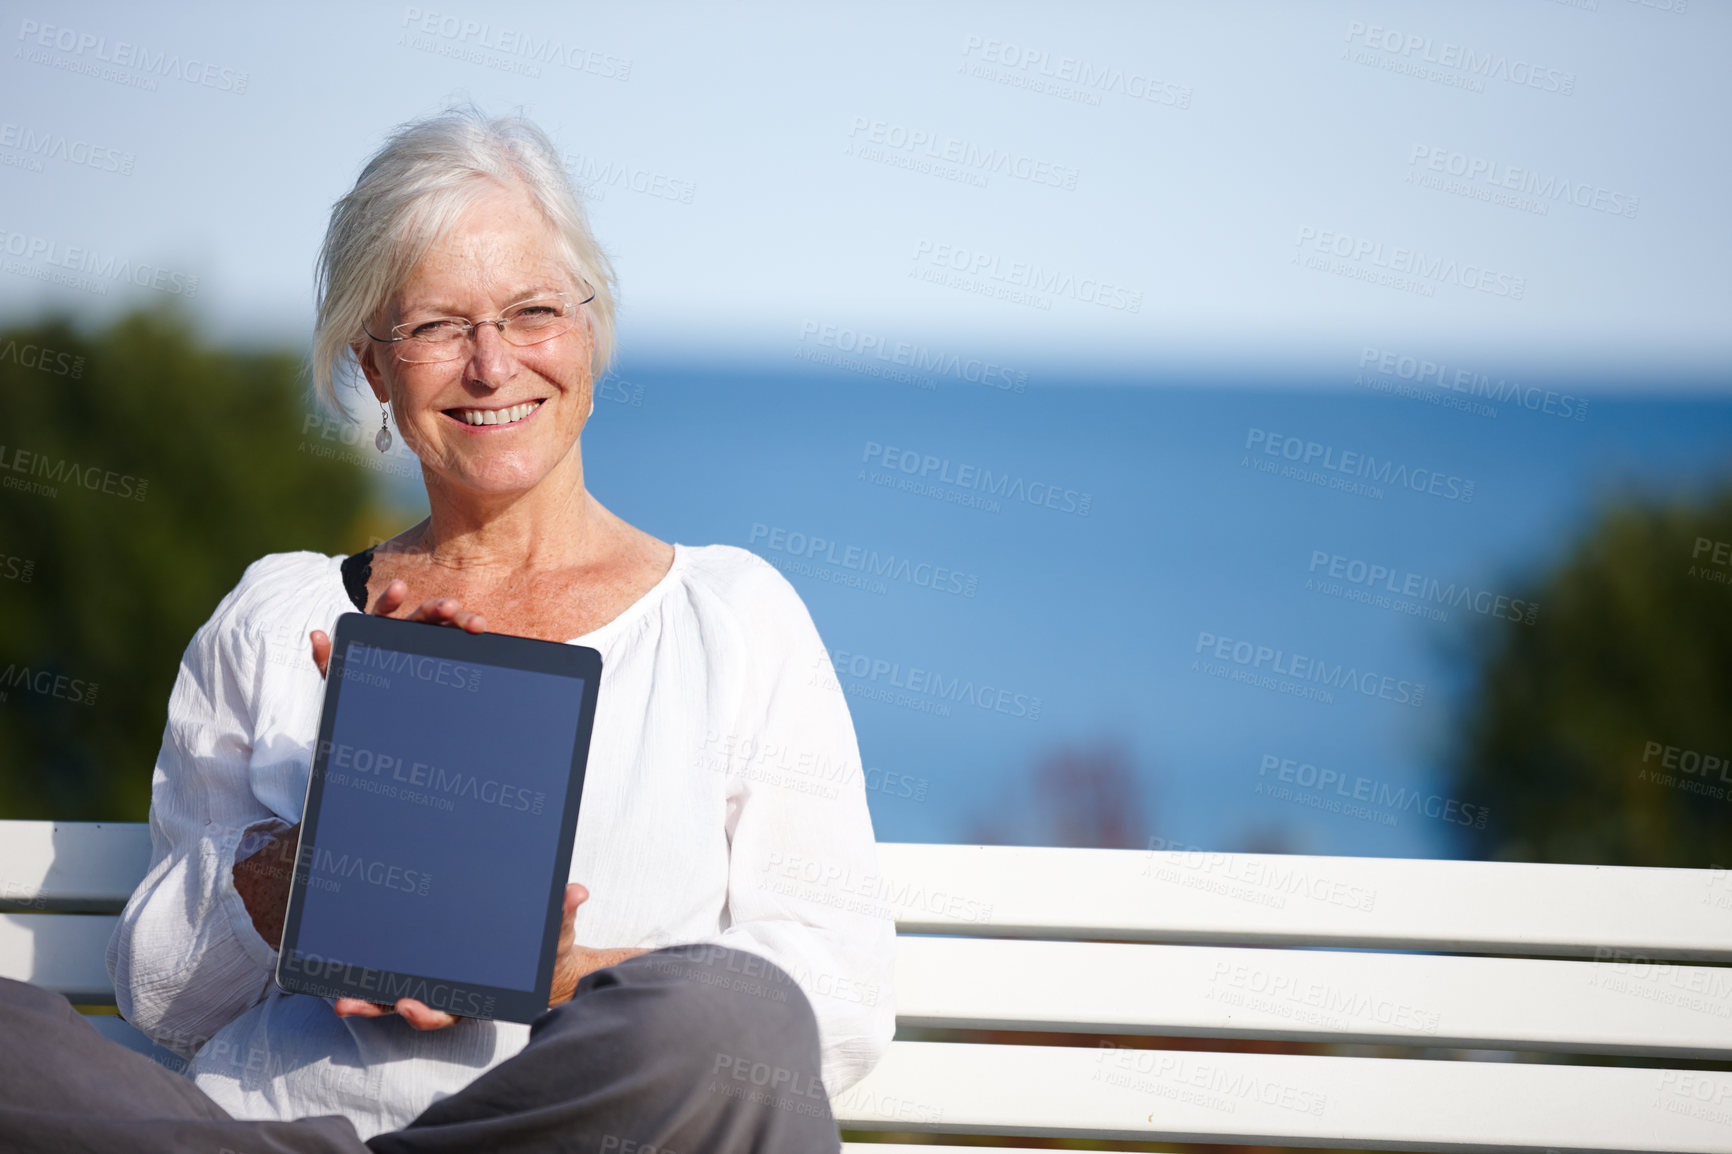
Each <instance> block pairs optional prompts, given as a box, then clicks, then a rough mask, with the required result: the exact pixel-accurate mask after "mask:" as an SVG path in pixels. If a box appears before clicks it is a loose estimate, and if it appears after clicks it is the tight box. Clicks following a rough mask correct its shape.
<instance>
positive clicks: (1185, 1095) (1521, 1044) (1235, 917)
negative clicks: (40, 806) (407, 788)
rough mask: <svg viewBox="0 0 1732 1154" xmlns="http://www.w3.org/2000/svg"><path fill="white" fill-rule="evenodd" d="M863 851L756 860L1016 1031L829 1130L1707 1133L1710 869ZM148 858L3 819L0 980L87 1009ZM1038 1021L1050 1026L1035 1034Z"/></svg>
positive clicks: (918, 976)
mask: <svg viewBox="0 0 1732 1154" xmlns="http://www.w3.org/2000/svg"><path fill="white" fill-rule="evenodd" d="M879 854H880V874H879V875H878V876H876V877H865V878H862V877H836V876H830V875H829V874H828V873H827V872H826V871H825V870H824V869H823V867H822V865H821V863H815V862H806V861H801V860H798V859H791V860H788V861H786V862H782V863H779V864H778V866H777V867H776V868H780V869H784V870H785V871H786V872H787V874H788V880H789V881H790V882H792V883H796V884H801V885H806V886H811V887H835V888H837V889H839V890H845V891H846V893H847V895H848V897H849V899H850V900H851V901H863V902H869V903H876V904H878V905H879V906H880V907H881V908H882V909H883V910H884V912H885V916H888V917H894V918H895V919H896V922H897V926H898V929H899V931H900V934H901V937H900V938H899V949H898V959H897V974H896V991H895V997H896V1005H897V1020H898V1023H899V1027H903V1028H915V1027H920V1028H926V1029H927V1030H940V1031H944V1030H1010V1031H1017V1032H1018V1034H1017V1036H1016V1041H1015V1044H1008V1043H992V1044H987V1043H981V1042H970V1041H954V1040H933V1041H913V1040H900V1039H899V1040H898V1041H897V1042H896V1043H894V1044H893V1045H892V1047H891V1051H890V1053H889V1054H888V1055H887V1056H886V1057H885V1059H884V1061H883V1062H882V1063H881V1064H880V1066H879V1067H878V1069H876V1070H875V1071H874V1072H873V1073H872V1075H871V1076H870V1077H869V1078H867V1079H866V1080H865V1081H864V1082H862V1083H861V1084H860V1085H858V1086H856V1087H853V1088H851V1089H850V1090H848V1091H846V1092H844V1093H842V1094H840V1095H838V1096H837V1097H836V1099H835V1101H834V1103H833V1105H834V1107H835V1111H836V1115H837V1118H838V1119H839V1120H840V1121H841V1123H842V1125H843V1127H844V1128H847V1129H871V1130H884V1131H896V1132H903V1133H909V1132H913V1133H924V1134H932V1133H940V1134H942V1133H950V1134H1015V1135H1030V1136H1035V1135H1053V1136H1076V1137H1085V1136H1086V1137H1096V1138H1119V1139H1142V1140H1156V1141H1160V1140H1165V1141H1201V1142H1232V1143H1261V1144H1275V1145H1293V1146H1316V1145H1326V1146H1333V1147H1372V1148H1383V1149H1425V1150H1471V1149H1488V1150H1489V1149H1494V1148H1495V1149H1533V1150H1547V1149H1550V1150H1582V1151H1590V1150H1592V1151H1602V1150H1675V1151H1732V1073H1727V1072H1726V1071H1725V1069H1724V1066H1725V1064H1726V1063H1727V1060H1728V1059H1732V969H1728V968H1725V966H1726V963H1729V962H1732V873H1728V872H1726V871H1719V870H1671V869H1637V868H1627V867H1610V866H1558V865H1534V864H1522V863H1507V862H1452V861H1415V860H1404V859H1382V858H1324V857H1300V856H1290V855H1250V854H1213V853H1143V852H1137V851H1129V850H1082V849H1049V848H1015V847H994V846H945V845H907V844H885V845H881V846H880V847H879ZM149 856H150V846H149V837H148V833H147V832H146V830H145V827H143V826H133V825H90V824H74V823H45V822H44V823H35V822H0V910H5V911H9V912H6V913H0V974H4V975H6V976H10V977H20V978H24V979H26V980H30V981H34V982H36V983H37V984H39V985H43V986H47V987H49V988H52V989H56V990H60V991H61V992H63V993H65V994H66V995H67V996H68V997H69V998H71V999H72V1000H73V1001H74V1002H76V1003H80V1004H84V1005H90V1006H98V1005H102V1004H110V1005H111V1004H112V1002H113V991H112V990H111V989H110V988H109V983H108V975H107V973H106V971H105V970H104V967H103V948H104V946H105V945H106V943H107V939H108V934H109V932H110V930H111V928H112V926H113V921H114V919H113V916H112V915H113V913H114V912H115V911H117V910H118V909H119V908H120V907H121V906H122V905H123V904H124V903H125V900H126V898H127V897H128V895H129V894H130V893H131V891H132V888H133V886H134V885H135V884H136V883H137V880H138V878H139V877H140V876H142V874H143V872H144V868H145V865H146V863H147V862H148V860H149ZM69 913H71V914H76V915H78V916H67V915H68V914H69ZM1272 947H1281V948H1272ZM93 1020H100V1019H93ZM110 1023H111V1024H110V1025H108V1026H107V1028H106V1032H110V1034H111V1036H116V1037H117V1040H122V1041H128V1042H129V1044H136V1045H139V1046H140V1047H141V1048H142V1047H143V1045H144V1044H143V1043H142V1041H141V1040H139V1039H138V1038H136V1037H135V1038H134V1039H132V1040H130V1041H129V1040H128V1039H127V1038H125V1037H122V1036H121V1034H122V1033H123V1031H124V1029H125V1027H120V1028H119V1029H117V1028H116V1025H117V1024H115V1020H113V1019H110ZM903 1032H908V1031H907V1029H904V1031H903ZM916 1032H918V1031H916ZM1078 1035H1085V1036H1093V1037H1085V1038H1084V1039H1082V1042H1083V1044H1078V1041H1079V1039H1078ZM1101 1035H1106V1036H1108V1037H1109V1038H1111V1039H1112V1040H1111V1041H1109V1042H1103V1041H1101V1040H1100V1038H1099V1036H1101ZM965 1036H966V1035H965ZM952 1037H954V1035H952ZM1151 1038H1153V1039H1160V1038H1166V1039H1175V1038H1197V1039H1223V1040H1231V1039H1250V1040H1260V1042H1261V1043H1263V1044H1262V1046H1261V1049H1263V1050H1269V1049H1278V1050H1279V1049H1285V1050H1310V1051H1312V1052H1297V1053H1295V1052H1274V1053H1271V1052H1246V1050H1245V1047H1244V1046H1243V1045H1242V1044H1239V1043H1236V1042H1233V1041H1219V1042H1214V1043H1195V1042H1191V1043H1183V1045H1184V1046H1185V1047H1186V1048H1177V1047H1178V1046H1179V1045H1181V1044H1180V1043H1177V1042H1173V1041H1168V1042H1167V1043H1166V1044H1165V1046H1164V1047H1163V1046H1161V1045H1160V1043H1158V1042H1150V1041H1146V1040H1145V1039H1151ZM1043 1039H1044V1040H1050V1041H1051V1042H1054V1043H1057V1044H1030V1043H1032V1042H1036V1041H1041V1040H1043ZM1282 1043H1286V1045H1281V1044H1282ZM1293 1043H1300V1044H1301V1045H1294V1044H1293ZM1198 1045H1213V1046H1228V1047H1233V1046H1237V1047H1238V1048H1236V1049H1198V1048H1194V1047H1196V1046H1198ZM1322 1050H1330V1051H1334V1052H1317V1051H1322ZM1342 1051H1348V1052H1346V1053H1343V1052H1342ZM1488 1052H1489V1053H1488ZM1573 1055H1627V1056H1632V1057H1636V1058H1640V1059H1643V1060H1645V1063H1646V1064H1645V1065H1624V1066H1607V1065H1600V1064H1583V1063H1582V1062H1581V1061H1580V1060H1573V1059H1572V1057H1571V1056H1573ZM1715 1066H1720V1067H1721V1068H1719V1069H1716V1068H1715ZM860 1149H861V1150H865V1149H867V1147H864V1146H863V1147H861V1148H860ZM870 1149H872V1150H875V1151H884V1150H890V1149H895V1147H886V1146H872V1147H870ZM907 1149H909V1150H913V1149H914V1147H907ZM920 1149H924V1150H929V1149H931V1147H930V1146H922V1147H920ZM976 1149H978V1147H977V1148H976Z"/></svg>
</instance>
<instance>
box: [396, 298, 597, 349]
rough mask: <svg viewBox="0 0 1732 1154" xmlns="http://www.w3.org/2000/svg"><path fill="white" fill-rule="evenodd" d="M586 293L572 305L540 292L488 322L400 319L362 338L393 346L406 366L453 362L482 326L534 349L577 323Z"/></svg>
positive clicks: (462, 319)
mask: <svg viewBox="0 0 1732 1154" xmlns="http://www.w3.org/2000/svg"><path fill="white" fill-rule="evenodd" d="M583 287H584V292H586V293H587V294H588V295H587V296H585V297H584V298H583V299H582V300H580V301H573V300H572V298H571V294H570V293H564V292H559V293H543V294H541V295H540V296H534V297H530V298H529V299H528V300H524V301H519V302H517V303H516V304H514V305H512V306H511V307H510V308H508V309H506V310H505V311H504V312H502V313H500V314H499V316H498V317H496V318H494V319H492V320H484V321H471V320H466V319H464V318H463V317H433V318H431V319H429V320H424V321H405V322H404V323H403V324H400V325H393V326H392V327H391V335H390V336H388V337H375V336H373V334H372V333H371V332H367V330H366V329H362V331H363V332H367V336H368V337H370V338H371V339H373V340H375V341H378V342H380V343H381V344H394V345H396V346H397V356H398V358H399V359H400V360H402V361H403V362H404V363H405V364H411V365H431V364H438V363H439V362H441V361H454V360H456V359H457V358H458V357H461V356H463V355H464V354H465V352H466V351H467V349H468V338H469V337H471V336H473V335H474V333H475V330H476V329H478V328H480V327H481V326H482V325H494V326H496V327H497V328H498V329H499V336H500V339H502V340H504V341H505V343H507V344H511V345H516V346H518V347H519V348H522V347H524V346H526V345H539V344H541V343H542V342H543V341H550V340H552V339H553V338H554V337H557V336H560V335H562V334H564V333H568V332H570V331H571V328H572V326H573V325H575V324H576V323H577V310H578V306H579V305H586V304H588V303H589V302H590V301H592V300H594V299H595V290H594V289H592V288H590V287H589V286H588V285H584V286H583Z"/></svg>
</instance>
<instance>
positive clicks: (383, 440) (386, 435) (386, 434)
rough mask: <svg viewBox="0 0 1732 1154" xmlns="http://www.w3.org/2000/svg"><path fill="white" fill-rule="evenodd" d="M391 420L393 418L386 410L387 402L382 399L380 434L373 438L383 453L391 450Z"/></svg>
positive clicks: (380, 405)
mask: <svg viewBox="0 0 1732 1154" xmlns="http://www.w3.org/2000/svg"><path fill="white" fill-rule="evenodd" d="M390 420H391V416H390V414H389V413H387V412H386V411H385V402H384V401H380V402H379V435H378V436H376V437H374V438H373V443H374V444H375V445H377V446H379V451H380V452H381V453H387V452H390V450H391V430H390V429H389V428H388V427H387V426H388V423H389V422H390Z"/></svg>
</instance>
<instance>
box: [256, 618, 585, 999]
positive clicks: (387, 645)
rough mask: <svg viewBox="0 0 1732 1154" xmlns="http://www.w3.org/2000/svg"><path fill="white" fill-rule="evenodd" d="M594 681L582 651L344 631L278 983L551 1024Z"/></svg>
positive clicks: (451, 634) (464, 637)
mask: <svg viewBox="0 0 1732 1154" xmlns="http://www.w3.org/2000/svg"><path fill="white" fill-rule="evenodd" d="M600 680H601V654H599V653H597V652H596V651H595V650H593V649H587V648H584V647H582V646H578V645H561V644H558V643H556V642H552V641H536V640H532V639H530V638H527V637H512V636H509V635H506V634H500V633H478V634H472V633H466V632H464V631H463V630H461V629H457V628H453V627H451V626H443V625H427V624H422V623H419V622H409V621H400V620H396V619H394V618H389V617H377V616H371V615H367V614H361V613H346V614H344V615H343V616H342V617H340V618H339V619H338V621H337V628H336V635H335V637H334V639H333V641H332V646H331V661H330V668H329V675H328V676H327V678H326V682H325V701H324V711H323V713H322V714H321V715H320V719H319V741H318V744H317V745H316V746H315V747H314V752H313V765H312V772H311V774H310V775H309V777H308V779H307V801H306V808H305V809H304V810H303V815H302V820H301V844H300V850H299V852H298V853H297V854H296V857H295V866H294V875H293V880H292V881H291V883H290V887H289V903H288V909H287V912H286V916H285V919H284V925H283V941H282V947H281V949H280V951H279V953H278V958H277V972H276V980H277V985H279V986H281V987H282V988H283V989H284V990H287V991H289V992H290V993H296V994H314V995H318V996H320V997H327V998H364V999H366V1000H367V1001H370V1002H382V1003H386V1004H390V1003H392V1002H395V1001H396V1000H397V999H398V998H416V999H418V1000H420V1001H422V1002H425V1003H426V1004H427V1005H429V1006H431V1007H433V1008H434V1009H438V1010H444V1011H446V1012H448V1013H451V1014H456V1015H458V1016H461V1017H470V1018H498V1019H504V1020H506V1021H513V1022H532V1021H534V1020H535V1019H536V1018H538V1017H540V1016H541V1015H542V1014H543V1013H546V1012H547V1002H548V998H549V997H550V996H551V992H552V985H553V961H554V954H555V952H556V951H557V949H558V944H559V927H560V920H561V913H562V905H563V897H564V892H565V885H566V882H567V880H568V877H569V874H570V871H571V854H572V843H573V839H574V837H575V835H576V831H577V812H578V803H579V801H580V800H581V798H582V795H583V775H584V762H585V760H586V759H587V758H588V755H589V737H590V730H591V728H592V727H593V725H594V722H595V698H596V689H597V685H598V683H599V682H600Z"/></svg>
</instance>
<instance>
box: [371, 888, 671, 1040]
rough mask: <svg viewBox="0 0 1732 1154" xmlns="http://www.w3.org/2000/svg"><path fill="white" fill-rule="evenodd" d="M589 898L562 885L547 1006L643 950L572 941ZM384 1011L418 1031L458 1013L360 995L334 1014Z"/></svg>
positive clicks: (454, 1018)
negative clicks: (600, 947)
mask: <svg viewBox="0 0 1732 1154" xmlns="http://www.w3.org/2000/svg"><path fill="white" fill-rule="evenodd" d="M588 900H589V891H588V890H587V889H585V888H584V887H583V886H581V885H579V884H578V883H577V882H572V883H571V884H570V885H568V886H566V887H565V913H564V917H563V918H562V919H561V921H560V924H559V953H557V954H556V955H555V956H554V959H553V995H552V997H550V998H549V999H548V1001H547V1006H548V1009H552V1008H553V1007H554V1006H557V1005H560V1004H561V1003H563V1002H569V1001H570V1000H571V997H572V995H573V994H575V993H576V992H577V983H578V982H580V981H582V980H583V977H584V975H585V974H590V973H593V972H595V971H596V970H600V969H605V968H606V967H608V966H612V965H617V964H618V963H620V962H623V961H625V960H626V959H627V958H631V957H636V956H637V955H638V954H642V953H646V952H648V951H645V950H592V949H590V948H589V947H588V946H580V945H578V944H577V943H576V941H575V940H574V937H575V929H574V924H575V923H574V919H575V918H576V916H577V907H578V906H580V905H582V904H583V903H584V902H586V901H588ZM384 1014H399V1015H401V1016H402V1017H403V1019H404V1020H405V1021H407V1022H408V1023H409V1024H410V1025H411V1026H414V1027H415V1028H416V1029H417V1030H442V1029H444V1028H445V1027H446V1026H453V1025H456V1024H457V1022H458V1021H459V1019H458V1017H457V1015H455V1014H448V1013H446V1012H445V1011H444V1010H435V1009H433V1008H432V1007H431V1006H429V1005H427V1004H426V1003H425V1002H420V1001H417V1000H416V999H414V998H398V999H397V1004H396V1005H394V1006H387V1005H382V1004H380V1003H378V1002H368V1001H364V1000H362V999H360V998H338V999H337V1016H338V1017H340V1018H347V1017H349V1016H351V1015H353V1016H355V1017H359V1018H377V1017H380V1016H382V1015H384Z"/></svg>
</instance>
